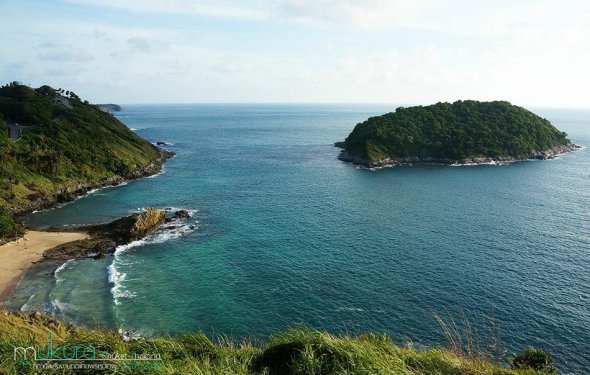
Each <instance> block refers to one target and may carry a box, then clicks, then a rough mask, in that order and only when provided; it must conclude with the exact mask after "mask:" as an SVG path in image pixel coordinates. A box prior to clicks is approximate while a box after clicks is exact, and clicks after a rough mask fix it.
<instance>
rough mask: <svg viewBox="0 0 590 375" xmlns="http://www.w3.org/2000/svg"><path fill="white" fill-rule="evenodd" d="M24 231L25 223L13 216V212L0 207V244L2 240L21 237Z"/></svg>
mask: <svg viewBox="0 0 590 375" xmlns="http://www.w3.org/2000/svg"><path fill="white" fill-rule="evenodd" d="M24 232H25V229H24V227H23V225H22V224H21V223H20V222H19V221H18V220H16V219H15V218H14V217H13V216H12V213H11V212H9V211H7V210H5V209H2V208H0V244H1V243H2V240H11V239H15V238H18V237H21V236H22V235H23V234H24Z"/></svg>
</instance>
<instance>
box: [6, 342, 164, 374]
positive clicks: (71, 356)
mask: <svg viewBox="0 0 590 375" xmlns="http://www.w3.org/2000/svg"><path fill="white" fill-rule="evenodd" d="M53 345H54V342H53V335H51V336H50V338H49V343H48V344H47V345H46V346H38V345H35V346H28V347H26V348H25V347H22V346H18V347H14V357H13V358H14V361H15V362H20V363H21V365H24V366H35V367H37V368H41V369H49V368H53V369H61V368H69V369H73V368H74V367H72V366H75V369H82V368H84V369H86V368H88V369H90V368H92V369H99V368H98V367H97V366H100V369H104V368H107V367H108V368H109V369H112V368H113V367H112V366H113V365H112V364H111V365H109V364H108V363H109V362H111V363H112V362H118V363H119V365H120V366H121V368H125V369H128V368H133V369H137V368H142V369H144V370H149V369H157V368H159V367H160V366H161V362H162V358H161V357H160V354H157V353H156V354H153V353H141V354H138V353H135V352H133V353H110V352H106V351H99V350H97V348H96V347H95V346H94V345H68V344H61V345H57V346H55V347H54V346H53ZM53 361H57V363H64V362H65V361H73V362H75V363H78V365H76V364H75V363H74V364H60V365H58V364H55V363H54V364H51V363H48V362H53ZM86 361H106V363H105V362H102V363H103V364H100V365H98V364H92V365H90V364H89V365H84V366H85V367H80V366H82V365H79V363H80V362H86ZM38 362H41V363H42V365H40V364H39V363H38ZM68 366H70V367H68ZM92 366H94V367H92Z"/></svg>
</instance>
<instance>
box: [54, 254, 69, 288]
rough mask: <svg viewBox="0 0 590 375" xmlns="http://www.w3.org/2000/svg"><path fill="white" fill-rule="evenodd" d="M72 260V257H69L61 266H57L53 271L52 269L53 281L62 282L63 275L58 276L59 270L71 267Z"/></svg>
mask: <svg viewBox="0 0 590 375" xmlns="http://www.w3.org/2000/svg"><path fill="white" fill-rule="evenodd" d="M73 262H74V259H70V260H68V261H66V262H65V263H64V264H62V265H61V266H59V267H57V268H56V269H55V271H53V277H55V282H56V283H58V282H62V281H64V280H65V279H64V278H63V277H60V276H59V274H60V272H62V271H63V270H66V269H70V268H71V264H72V263H73Z"/></svg>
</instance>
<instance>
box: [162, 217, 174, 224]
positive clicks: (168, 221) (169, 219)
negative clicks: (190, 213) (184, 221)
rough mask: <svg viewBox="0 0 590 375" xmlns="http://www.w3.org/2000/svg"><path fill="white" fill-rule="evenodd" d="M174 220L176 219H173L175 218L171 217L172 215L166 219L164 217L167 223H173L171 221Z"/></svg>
mask: <svg viewBox="0 0 590 375" xmlns="http://www.w3.org/2000/svg"><path fill="white" fill-rule="evenodd" d="M173 221H174V219H173V218H171V217H167V218H166V219H164V222H165V223H166V224H168V223H171V222H173Z"/></svg>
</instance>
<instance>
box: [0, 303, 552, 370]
mask: <svg viewBox="0 0 590 375" xmlns="http://www.w3.org/2000/svg"><path fill="white" fill-rule="evenodd" d="M52 336H53V338H52ZM50 339H52V340H53V347H54V348H55V347H57V346H58V345H66V347H68V348H72V347H74V346H75V345H84V346H93V347H95V348H96V350H97V353H101V352H108V353H119V354H125V353H126V354H131V353H138V354H158V355H159V356H160V357H161V361H157V362H153V363H156V364H157V366H151V367H150V368H143V365H144V364H145V363H146V362H143V363H138V362H135V363H134V362H133V361H131V362H130V361H127V362H121V361H118V362H117V361H103V362H101V363H104V364H110V365H113V366H117V367H116V369H115V370H111V371H109V372H107V373H120V374H126V373H133V374H215V375H218V374H228V375H229V374H244V375H250V374H260V375H263V374H264V375H282V374H285V375H295V374H306V375H307V374H309V375H316V374H317V375H319V374H326V375H332V374H334V375H336V374H338V375H347V374H351V375H352V374H363V375H370V374H391V375H394V374H395V375H406V374H407V375H410V374H415V375H418V374H419V375H444V374H453V375H455V374H456V375H459V374H470V375H487V374H489V375H492V374H495V375H534V374H551V373H555V372H550V371H549V370H533V369H530V368H527V366H526V361H525V362H522V361H521V363H520V365H521V368H520V369H509V368H506V367H503V366H502V365H500V364H497V363H493V362H492V361H489V360H487V359H486V358H485V357H483V356H477V357H476V356H473V355H472V356H470V357H466V356H464V355H461V354H459V353H457V352H456V350H452V348H451V349H442V348H440V349H432V350H428V351H418V350H416V349H414V348H412V347H407V346H400V345H396V344H395V343H394V342H393V341H392V340H391V339H390V338H389V337H388V336H386V335H376V334H365V335H360V336H335V335H332V334H329V333H326V332H321V331H316V330H312V329H290V330H287V331H285V332H283V333H279V334H277V335H274V336H271V337H270V338H269V339H268V340H267V341H266V342H265V343H263V344H259V345H256V344H252V343H250V342H245V341H244V342H235V341H232V340H229V339H227V338H224V337H218V338H217V339H216V340H215V342H213V341H211V340H210V339H209V338H208V337H207V336H205V335H204V334H202V333H195V334H191V335H185V336H181V337H177V338H169V337H168V338H151V339H141V340H138V341H131V342H128V343H126V342H124V341H123V340H122V338H121V337H120V336H119V334H117V333H116V332H114V331H108V330H103V329H86V328H77V327H74V326H72V325H69V324H66V323H63V322H61V321H59V320H56V319H53V318H50V317H47V316H44V315H42V314H39V313H34V314H32V315H26V314H23V313H0V373H1V374H34V373H36V370H35V369H34V368H33V366H31V365H30V364H29V365H25V364H22V363H21V361H15V360H14V358H13V355H14V347H19V346H20V347H27V346H31V345H37V346H40V347H43V348H45V347H46V345H47V344H48V343H49V340H50ZM41 363H43V362H37V364H41ZM53 363H64V362H53ZM68 363H70V364H71V363H76V362H74V361H69V362H68ZM77 363H82V362H77ZM86 363H90V362H86ZM94 363H96V362H94ZM523 363H524V365H523ZM76 371H79V370H67V369H66V370H63V369H60V370H54V369H48V370H47V369H45V370H43V372H42V373H44V374H45V373H47V374H75V373H79V372H76ZM85 373H105V372H104V371H102V372H101V371H96V372H92V370H91V371H89V372H88V371H87V372H85Z"/></svg>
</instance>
